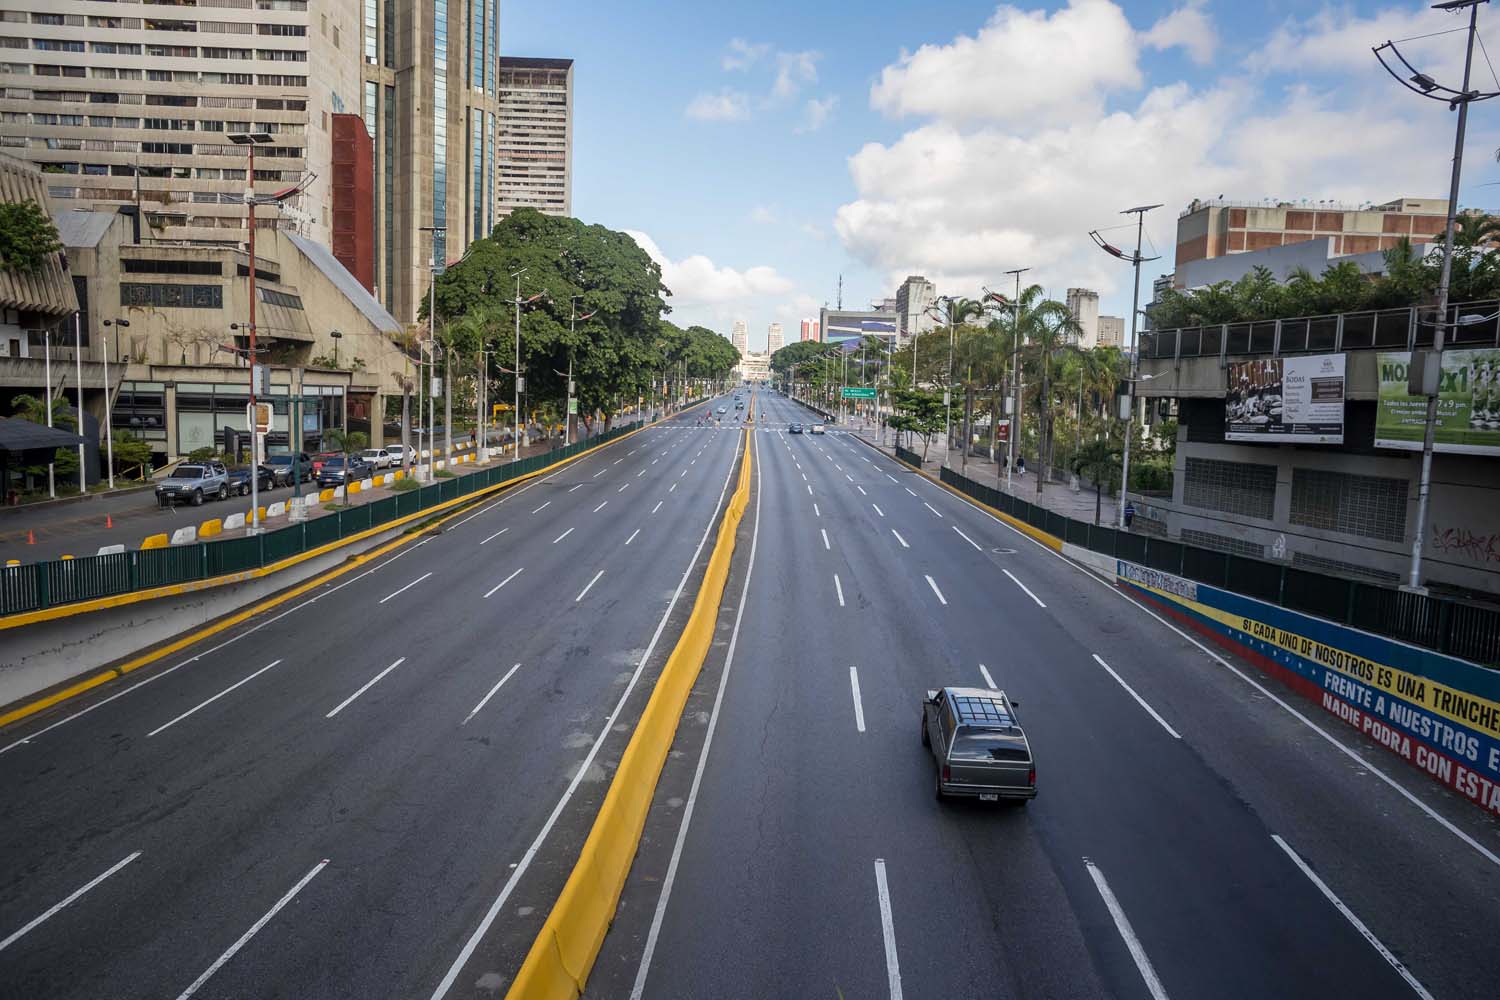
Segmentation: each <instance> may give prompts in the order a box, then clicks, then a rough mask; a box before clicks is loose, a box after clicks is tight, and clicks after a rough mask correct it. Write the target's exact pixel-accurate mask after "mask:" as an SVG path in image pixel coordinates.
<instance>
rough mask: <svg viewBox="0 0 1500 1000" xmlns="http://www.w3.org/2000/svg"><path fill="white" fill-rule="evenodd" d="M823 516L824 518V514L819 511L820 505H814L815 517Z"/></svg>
mask: <svg viewBox="0 0 1500 1000" xmlns="http://www.w3.org/2000/svg"><path fill="white" fill-rule="evenodd" d="M822 516H823V512H822V511H821V510H819V509H818V505H817V504H813V517H822Z"/></svg>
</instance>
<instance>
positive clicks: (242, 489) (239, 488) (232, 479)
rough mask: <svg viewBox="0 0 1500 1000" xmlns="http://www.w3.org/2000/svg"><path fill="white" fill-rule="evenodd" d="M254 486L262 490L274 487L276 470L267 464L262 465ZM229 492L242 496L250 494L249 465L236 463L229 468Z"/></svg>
mask: <svg viewBox="0 0 1500 1000" xmlns="http://www.w3.org/2000/svg"><path fill="white" fill-rule="evenodd" d="M255 488H256V489H258V490H261V491H263V492H264V491H266V490H274V489H275V488H276V470H275V469H274V468H272V467H271V466H269V465H262V466H261V467H260V476H259V477H258V479H257V482H256V484H255ZM229 492H231V493H237V494H239V495H240V496H242V497H247V496H249V495H250V466H248V465H237V466H235V467H234V468H232V469H230V470H229Z"/></svg>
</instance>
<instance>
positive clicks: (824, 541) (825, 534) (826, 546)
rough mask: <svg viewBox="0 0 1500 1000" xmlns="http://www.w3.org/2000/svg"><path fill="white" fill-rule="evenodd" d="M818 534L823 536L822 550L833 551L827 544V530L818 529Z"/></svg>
mask: <svg viewBox="0 0 1500 1000" xmlns="http://www.w3.org/2000/svg"><path fill="white" fill-rule="evenodd" d="M818 534H820V535H822V536H823V548H825V549H828V550H830V551H831V550H832V549H833V546H832V545H829V544H828V529H826V528H819V529H818Z"/></svg>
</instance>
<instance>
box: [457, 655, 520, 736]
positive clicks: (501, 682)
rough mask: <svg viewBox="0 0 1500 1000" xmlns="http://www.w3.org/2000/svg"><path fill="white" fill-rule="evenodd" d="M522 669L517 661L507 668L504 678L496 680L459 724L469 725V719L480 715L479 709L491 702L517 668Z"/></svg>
mask: <svg viewBox="0 0 1500 1000" xmlns="http://www.w3.org/2000/svg"><path fill="white" fill-rule="evenodd" d="M520 669H521V665H520V664H519V663H517V664H516V665H515V666H513V667H511V668H510V669H509V670H507V671H506V672H505V676H504V677H502V678H500V679H499V680H498V681H496V682H495V686H494V687H492V688H490V690H489V693H487V694H486V695H485V696H484V697H483V698H480V699H479V704H477V705H475V706H474V709H473V711H471V712H469V714H468V715H466V716H464V721H462V722H460V723H459V725H460V726H467V725H468V724H469V720H470V719H472V718H474V716H476V715H478V714H479V710H480V709H481V708H483V707H484V706H485V705H487V704H489V700H490V699H491V698H493V697H495V692H496V691H499V690H500V688H501V687H502V686H503V685H504V684H505V682H506V681H508V680H510V678H511V675H512V674H514V673H515V672H516V671H517V670H520Z"/></svg>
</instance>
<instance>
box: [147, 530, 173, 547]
mask: <svg viewBox="0 0 1500 1000" xmlns="http://www.w3.org/2000/svg"><path fill="white" fill-rule="evenodd" d="M171 544H172V539H171V538H170V537H169V536H168V535H167V534H166V532H162V533H161V534H159V535H147V536H146V540H145V541H143V542H141V548H142V549H164V548H166V547H167V546H169V545H171Z"/></svg>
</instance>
